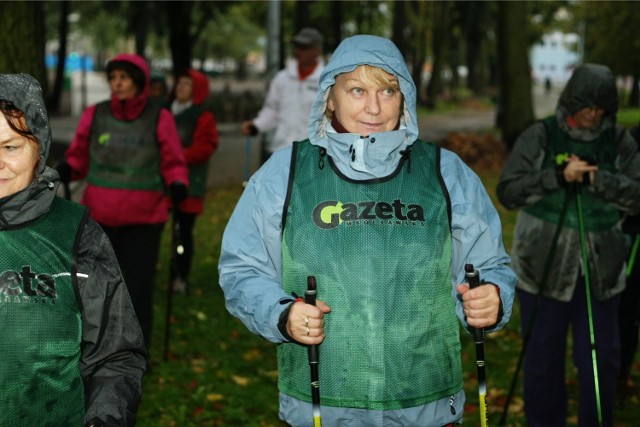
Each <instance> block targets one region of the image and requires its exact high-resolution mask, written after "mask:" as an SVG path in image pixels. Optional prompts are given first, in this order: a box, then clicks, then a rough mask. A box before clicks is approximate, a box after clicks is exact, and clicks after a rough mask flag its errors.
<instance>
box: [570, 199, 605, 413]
mask: <svg viewBox="0 0 640 427" xmlns="http://www.w3.org/2000/svg"><path fill="white" fill-rule="evenodd" d="M576 209H577V210H578V228H579V229H580V248H581V249H582V268H583V270H584V284H585V287H586V289H585V292H586V294H587V315H588V316H589V340H590V344H591V362H592V363H593V382H594V384H595V393H596V409H597V412H598V425H599V426H602V406H601V404H600V382H599V380H598V358H597V355H596V338H595V332H594V327H593V311H592V307H591V279H590V277H589V256H588V253H587V239H586V236H585V231H584V217H583V216H582V186H578V187H577V189H576Z"/></svg>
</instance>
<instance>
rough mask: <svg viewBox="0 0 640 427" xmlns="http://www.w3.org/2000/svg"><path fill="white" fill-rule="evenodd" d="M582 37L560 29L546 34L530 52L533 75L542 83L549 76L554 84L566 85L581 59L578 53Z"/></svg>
mask: <svg viewBox="0 0 640 427" xmlns="http://www.w3.org/2000/svg"><path fill="white" fill-rule="evenodd" d="M579 41H580V37H579V36H578V35H577V34H575V33H570V34H565V33H561V32H559V31H556V32H553V33H549V34H545V35H544V36H543V37H542V43H536V44H535V45H534V46H533V48H531V51H530V53H529V63H530V64H531V77H532V78H533V79H534V80H535V81H536V82H537V83H542V82H544V81H545V80H546V79H547V78H549V79H550V80H551V83H552V84H553V85H564V84H565V83H566V82H567V80H569V77H571V73H573V69H574V68H575V67H576V65H578V64H579V63H580V61H581V58H580V54H579V53H578V47H579V46H578V44H579Z"/></svg>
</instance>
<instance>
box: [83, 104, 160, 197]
mask: <svg viewBox="0 0 640 427" xmlns="http://www.w3.org/2000/svg"><path fill="white" fill-rule="evenodd" d="M160 109H161V107H160V106H159V105H156V104H153V103H148V104H147V106H146V107H145V109H144V111H143V112H142V114H141V115H140V117H138V118H136V119H135V120H131V121H125V120H118V119H116V118H115V117H113V114H111V108H110V107H109V101H105V102H101V103H100V104H98V105H97V106H96V111H95V115H94V117H93V122H92V124H91V141H90V158H91V165H90V168H89V176H88V181H89V182H90V183H91V184H93V185H97V186H100V187H107V188H122V189H127V190H152V191H162V190H163V185H162V178H161V175H160V153H159V147H158V142H157V140H156V128H157V125H158V117H159V114H160Z"/></svg>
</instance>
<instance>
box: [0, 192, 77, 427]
mask: <svg viewBox="0 0 640 427" xmlns="http://www.w3.org/2000/svg"><path fill="white" fill-rule="evenodd" d="M85 212H86V209H85V208H83V207H81V206H79V205H75V204H72V203H71V202H67V201H65V200H62V199H60V198H56V199H55V201H54V202H53V204H52V206H51V210H50V211H49V212H48V213H47V214H45V215H44V216H42V217H40V218H38V219H37V220H36V221H34V222H33V223H31V224H29V225H28V226H27V227H22V228H17V229H13V230H2V231H0V245H1V246H2V252H0V272H1V273H0V319H1V323H2V327H1V328H0V354H2V363H0V384H2V387H0V402H2V404H0V425H2V426H20V427H22V426H25V427H26V426H50V427H61V426H65V427H66V426H80V425H81V423H82V417H83V415H84V386H83V382H82V377H81V375H80V366H79V364H80V344H81V339H82V324H81V312H80V307H79V306H78V301H77V299H76V292H75V288H74V285H73V284H72V279H71V277H72V274H73V275H75V263H74V261H73V253H74V244H75V240H76V236H77V234H78V229H79V226H80V224H81V222H82V221H84V218H85Z"/></svg>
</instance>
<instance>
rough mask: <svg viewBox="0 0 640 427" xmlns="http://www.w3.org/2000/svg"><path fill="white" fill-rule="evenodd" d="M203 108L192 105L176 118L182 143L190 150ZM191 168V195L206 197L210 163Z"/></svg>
mask: <svg viewBox="0 0 640 427" xmlns="http://www.w3.org/2000/svg"><path fill="white" fill-rule="evenodd" d="M202 111H203V109H202V107H200V106H198V105H192V106H191V107H189V108H187V109H186V110H184V111H183V112H182V113H180V114H177V115H176V116H175V119H176V126H177V127H178V134H179V135H180V141H181V143H182V146H183V147H184V148H188V147H190V146H191V144H192V143H193V132H194V131H195V129H196V125H197V124H198V119H199V118H200V114H201V113H202ZM188 166H189V195H190V196H197V197H204V193H205V191H206V189H207V174H208V172H209V162H208V161H207V162H204V163H201V164H198V165H193V164H192V165H188Z"/></svg>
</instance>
